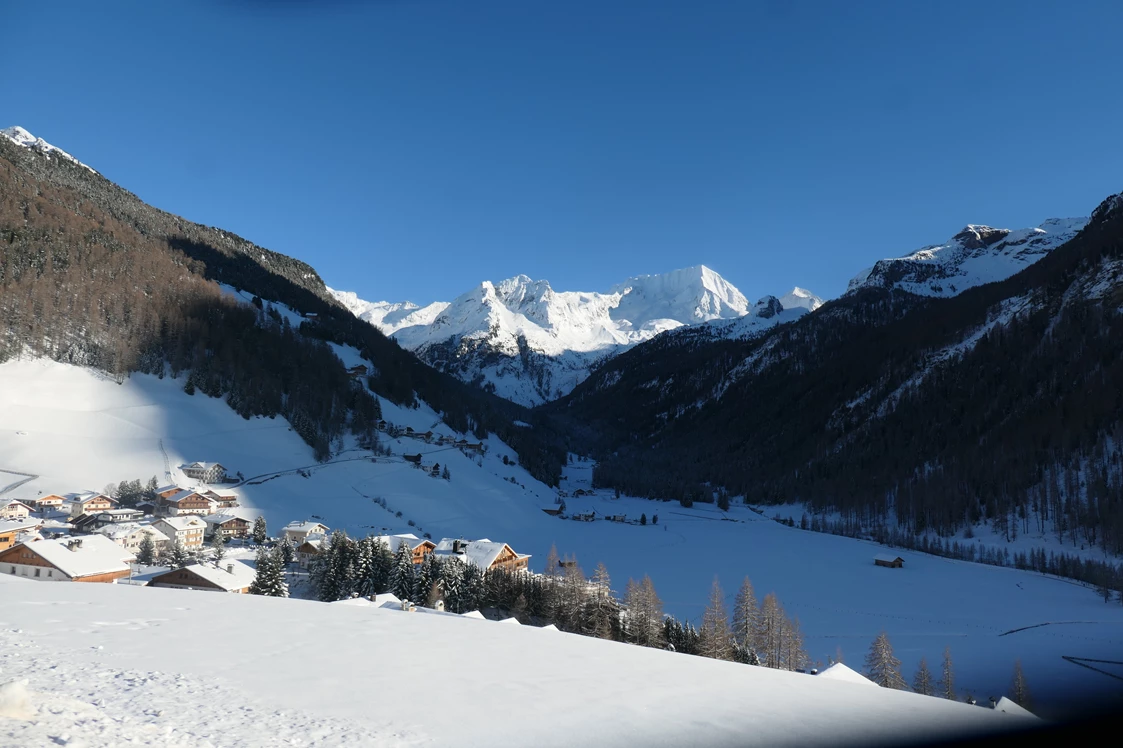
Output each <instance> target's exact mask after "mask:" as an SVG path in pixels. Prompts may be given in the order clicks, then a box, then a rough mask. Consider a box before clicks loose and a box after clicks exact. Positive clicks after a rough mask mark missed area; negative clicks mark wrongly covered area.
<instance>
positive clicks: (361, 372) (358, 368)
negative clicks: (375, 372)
mask: <svg viewBox="0 0 1123 748" xmlns="http://www.w3.org/2000/svg"><path fill="white" fill-rule="evenodd" d="M347 375H348V376H350V377H352V378H358V377H365V376H366V375H367V367H366V364H356V365H355V366H352V367H351V368H350V369H348V370H347Z"/></svg>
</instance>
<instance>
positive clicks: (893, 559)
mask: <svg viewBox="0 0 1123 748" xmlns="http://www.w3.org/2000/svg"><path fill="white" fill-rule="evenodd" d="M873 562H874V563H875V564H877V565H878V566H885V567H887V568H890V569H903V568H904V566H905V560H904V559H903V558H901V557H900V556H894V555H893V554H892V553H879V554H877V555H876V556H874V557H873Z"/></svg>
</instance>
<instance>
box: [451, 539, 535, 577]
mask: <svg viewBox="0 0 1123 748" xmlns="http://www.w3.org/2000/svg"><path fill="white" fill-rule="evenodd" d="M433 554H434V555H435V556H436V557H437V558H439V559H440V560H442V561H444V560H445V559H453V558H454V559H458V560H460V561H463V562H464V563H468V564H473V565H474V566H477V567H479V569H480V570H481V571H489V570H491V569H499V568H505V569H509V570H511V571H526V569H527V564H528V563H529V561H530V554H526V553H516V552H515V551H514V549H513V548H511V546H509V545H507V544H506V543H498V542H495V541H492V540H488V539H487V538H483V539H481V540H460V539H456V538H444V539H442V540H441V542H439V543H437V545H436V547H435V548H434V549H433Z"/></svg>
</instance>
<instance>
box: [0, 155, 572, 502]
mask: <svg viewBox="0 0 1123 748" xmlns="http://www.w3.org/2000/svg"><path fill="white" fill-rule="evenodd" d="M218 283H225V284H228V285H230V286H234V287H236V288H238V289H240V290H242V291H243V292H245V293H248V294H253V295H255V296H256V297H257V301H255V304H254V305H253V306H250V305H247V304H244V303H240V302H238V301H236V300H235V299H233V298H232V297H230V296H229V295H227V294H224V292H223V291H222V290H221V289H220V287H219V285H218ZM261 299H268V300H271V301H273V302H278V303H282V304H285V305H286V306H289V307H291V308H293V309H296V310H298V311H299V312H301V313H302V314H303V315H306V316H308V317H309V319H307V320H304V321H302V322H301V323H300V325H299V327H298V329H293V327H292V325H291V323H290V322H289V321H288V319H287V318H286V317H284V316H282V315H281V314H279V313H277V312H276V310H272V313H270V311H271V310H270V309H269V308H268V305H267V304H265V303H260V300H261ZM327 341H331V342H336V343H345V344H348V345H352V346H354V347H355V348H357V349H358V350H359V351H361V352H362V353H363V355H364V356H365V357H366V358H367V359H368V360H369V361H370V362H371V364H372V367H371V368H372V369H373V372H374V373H373V375H372V376H371V377H370V378H369V380H368V381H367V382H366V385H367V386H366V387H361V386H360V387H355V386H353V384H352V380H351V378H350V377H349V376H348V374H347V372H346V371H345V370H344V367H343V365H342V363H341V362H340V361H339V359H338V357H336V356H335V355H334V354H333V353H332V351H331V349H330V347H329V346H328V345H327V344H326V342H327ZM23 353H30V354H32V355H43V356H48V357H50V358H53V359H55V360H58V361H62V362H66V363H73V364H79V365H84V366H91V367H95V368H97V369H100V370H103V371H106V372H109V373H110V374H113V375H115V376H117V377H119V378H121V377H125V376H128V374H130V373H132V372H143V373H150V374H155V375H158V376H163V375H170V376H179V375H181V374H186V375H187V382H186V387H185V389H186V391H188V392H189V393H195V392H198V393H202V394H204V395H209V396H212V397H223V398H225V399H226V400H227V402H229V404H230V406H231V407H232V408H234V410H235V411H237V412H238V413H239V414H241V415H243V416H245V417H247V418H248V417H250V416H255V415H262V416H283V417H284V418H286V419H287V420H288V421H289V422H290V423H291V424H292V426H293V428H294V430H295V431H297V432H298V433H299V434H300V435H301V437H302V438H303V439H304V440H305V441H306V442H307V443H308V444H309V445H311V446H312V447H313V449H314V451H315V453H316V456H317V458H318V459H326V458H327V457H328V456H329V455H330V453H331V451H332V447H333V445H334V443H335V442H336V440H337V439H338V438H339V437H340V436H341V435H343V434H344V433H345V432H348V431H350V432H352V433H354V434H356V435H358V436H360V438H362V439H364V440H366V441H371V440H373V439H374V433H375V424H376V423H377V421H378V420H379V418H380V412H379V405H378V401H377V400H376V399H375V398H374V397H373V396H372V393H377V394H379V395H382V396H383V397H386V398H387V399H389V400H391V401H392V402H395V403H398V404H401V405H405V406H412V405H414V404H416V401H417V399H418V398H420V399H422V400H424V401H425V402H427V403H429V404H430V405H431V406H432V407H434V408H435V409H437V410H438V411H440V412H442V414H443V417H444V419H445V421H446V422H447V423H448V424H449V425H450V426H452V427H453V428H456V429H458V430H463V431H473V432H475V433H477V434H478V435H479V436H481V437H482V436H484V435H486V434H487V433H492V432H494V433H497V434H499V435H500V437H501V438H503V439H504V440H505V441H506V442H507V443H508V444H510V445H511V447H512V448H513V449H515V451H516V452H517V453H518V454H519V458H520V463H521V464H522V465H524V466H525V467H526V468H527V470H528V471H530V472H531V473H532V474H533V475H534V476H535V477H537V478H539V479H541V480H543V481H544V482H546V483H547V484H549V485H556V484H557V481H558V477H559V475H560V471H561V465H562V462H563V460H564V456H565V452H564V449H563V448H562V447H561V445H560V441H559V439H558V437H557V436H556V435H554V434H552V432H551V431H550V429H549V427H548V424H547V423H546V422H545V421H544V420H543V419H541V418H539V417H537V416H535V415H534V414H533V413H530V412H529V411H527V410H526V409H525V408H522V407H521V406H518V405H515V404H513V403H510V402H507V401H505V400H502V399H500V398H497V397H495V396H493V395H488V394H486V393H484V392H481V391H479V390H477V389H475V388H472V387H470V386H469V385H466V384H463V383H461V382H459V381H458V380H455V379H454V378H452V377H450V376H448V375H445V374H442V373H440V372H437V371H435V370H434V369H431V368H430V367H428V366H426V365H425V364H423V363H421V362H420V361H418V360H417V359H416V358H415V357H413V356H412V355H410V354H408V353H406V352H404V351H402V350H401V349H400V348H399V347H398V346H397V344H396V343H394V342H393V341H391V340H389V339H388V338H386V337H385V336H383V335H382V334H381V333H380V332H378V331H377V330H376V329H374V328H373V327H372V326H370V325H368V324H366V323H365V322H361V321H359V320H357V319H355V318H354V317H353V316H352V315H351V314H350V313H349V312H348V311H347V310H345V309H343V308H342V307H340V306H339V305H338V304H336V303H335V302H334V300H332V299H331V298H330V296H329V295H328V294H327V292H326V290H325V287H324V284H323V282H322V281H321V280H320V278H319V276H318V275H317V274H316V272H315V271H314V270H313V269H312V268H311V267H310V266H308V265H307V264H305V263H302V262H300V261H298V260H293V259H292V258H289V257H285V256H284V255H280V254H277V253H275V252H271V251H269V250H266V249H264V248H261V247H257V246H256V245H253V244H251V243H250V242H247V241H245V240H243V239H240V238H239V237H236V236H234V235H232V234H229V233H226V232H223V231H220V230H218V229H213V228H209V227H205V226H200V225H198V224H193V223H190V222H187V221H184V220H183V219H180V218H178V217H176V216H173V215H170V214H167V213H163V212H161V211H159V210H156V209H154V208H152V207H150V206H148V205H146V204H144V203H143V202H142V201H141V200H139V199H138V198H137V197H136V196H135V195H132V194H131V193H129V192H126V191H125V190H123V189H121V188H120V187H118V186H116V185H114V184H113V183H112V182H110V181H108V180H107V179H105V178H104V177H102V176H100V175H98V174H95V173H93V172H91V171H89V170H87V169H86V168H84V167H82V166H79V165H76V164H73V163H70V162H67V161H65V160H60V159H54V160H48V159H45V158H43V157H42V156H41V155H39V154H37V153H34V152H32V151H28V150H27V149H23V148H20V147H18V146H16V145H14V144H11V143H9V142H8V141H6V140H3V139H0V361H2V360H5V359H7V358H11V357H13V356H16V355H20V354H23ZM515 420H520V421H523V422H529V423H533V424H534V425H535V426H536V427H537V428H534V429H527V428H520V427H516V426H514V425H513V421H515Z"/></svg>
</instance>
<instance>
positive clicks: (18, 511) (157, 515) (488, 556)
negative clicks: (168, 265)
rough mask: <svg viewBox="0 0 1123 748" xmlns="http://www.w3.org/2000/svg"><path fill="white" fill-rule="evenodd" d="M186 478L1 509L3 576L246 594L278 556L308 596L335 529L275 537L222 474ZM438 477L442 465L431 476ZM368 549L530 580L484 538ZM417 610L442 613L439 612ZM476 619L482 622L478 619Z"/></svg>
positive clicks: (402, 539) (185, 468) (306, 526)
mask: <svg viewBox="0 0 1123 748" xmlns="http://www.w3.org/2000/svg"><path fill="white" fill-rule="evenodd" d="M418 437H419V438H424V435H418ZM457 446H463V445H457ZM470 446H471V445H469V447H470ZM477 446H478V445H477ZM426 469H429V468H428V466H426ZM180 470H181V472H182V473H183V474H184V475H185V476H187V477H188V478H191V479H193V480H195V481H197V482H198V483H199V484H200V485H195V486H180V485H165V486H150V487H149V489H148V490H147V491H146V493H148V494H149V495H150V496H151V497H152V498H149V499H146V500H141V501H133V502H130V503H131V506H123V505H122V504H123V503H124V501H123V500H122V499H119V498H114V497H112V496H110V495H107V493H104V492H101V493H99V492H94V491H82V492H74V493H68V494H49V495H45V496H42V497H40V498H38V499H35V500H17V499H2V500H0V574H7V575H13V576H17V577H24V578H27V579H29V580H36V581H59V582H87V583H102V584H130V585H138V586H149V587H165V588H173V589H183V590H193V591H211V592H228V593H235V594H247V593H249V592H250V591H251V587H252V586H253V584H254V580H255V579H256V578H257V576H258V573H257V568H256V563H255V561H254V560H253V556H254V555H255V553H258V552H261V551H263V550H264V549H265V548H272V549H273V550H275V551H278V552H279V551H280V550H282V549H284V550H285V551H286V553H287V554H288V556H289V558H290V559H291V560H289V561H286V563H285V565H284V566H285V568H284V571H285V572H286V575H287V578H288V580H289V581H290V582H292V583H294V586H295V587H296V588H298V589H300V588H301V581H302V580H303V581H304V582H305V584H304V585H303V588H304V591H305V593H309V590H308V589H307V588H308V585H307V577H308V571H309V569H310V567H312V566H313V564H314V560H315V559H316V558H317V557H318V556H320V554H321V553H322V552H323V551H324V550H325V549H326V548H327V544H328V542H329V540H330V538H331V534H332V529H331V528H330V527H328V526H327V525H325V524H324V523H322V522H320V521H318V520H317V519H316V518H312V519H297V520H293V521H292V522H290V523H289V524H287V525H286V526H284V527H283V528H282V529H281V530H280V532H279V533H278V534H277V535H276V536H275V537H271V536H269V535H268V534H267V533H266V528H265V520H264V518H263V516H262V515H261V513H260V512H258V511H257V510H253V509H247V508H243V507H241V505H240V503H239V497H238V494H237V492H236V491H234V490H230V489H226V488H221V487H213V488H212V487H211V485H212V484H222V483H224V482H226V480H227V478H226V472H227V471H226V468H225V467H224V466H223V465H221V464H219V463H211V462H193V463H188V464H185V465H182V466H180ZM437 471H439V466H437V467H436V469H434V470H433V472H434V473H436V472H437ZM371 540H372V541H373V542H376V543H381V544H382V545H383V546H384V547H385V549H386V551H387V552H388V553H390V554H395V553H398V552H399V551H403V552H404V551H406V550H408V553H409V555H410V559H411V561H412V563H413V564H414V565H415V566H416V567H418V568H420V567H421V566H422V565H423V564H424V563H425V561H426V559H427V558H428V557H429V556H430V555H431V556H432V557H433V558H434V559H439V560H442V561H444V560H456V561H459V562H461V563H463V564H468V565H472V566H474V567H475V568H476V569H477V570H478V571H479V572H481V573H482V572H487V571H492V570H496V569H504V570H507V571H512V572H522V573H529V569H528V562H529V559H530V555H529V554H524V553H517V552H516V551H515V550H514V549H513V548H511V546H509V545H508V544H506V543H503V542H496V541H492V540H490V539H487V538H483V539H478V540H465V539H463V538H444V539H441V540H439V541H436V542H434V541H433V540H431V539H429V538H427V537H426V538H419V537H418V536H416V535H414V534H411V533H402V534H396V535H379V536H376V537H373V538H372V539H371ZM403 546H405V548H404V549H403V548H402V547H403ZM294 596H295V595H294ZM307 596H311V595H310V594H308V595H307ZM359 604H364V605H378V606H382V607H393V608H395V609H399V610H406V611H416V610H418V609H419V607H418V606H417V605H414V604H413V603H412V602H411V601H409V600H402V599H400V598H399V597H397V596H395V595H393V594H390V593H382V594H378V595H370V596H368V597H366V598H363V599H362V600H360V601H359ZM420 609H421V610H424V611H425V612H443V606H441V605H440V604H439V603H438V604H437V605H435V606H433V608H432V609H428V608H420ZM470 613H473V615H471V616H470V617H483V616H482V614H479V613H478V611H472V612H470Z"/></svg>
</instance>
